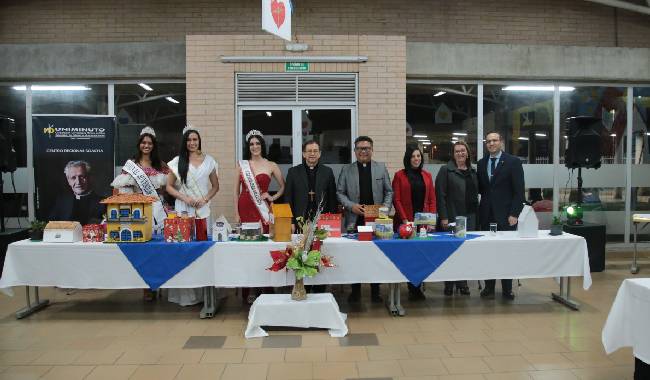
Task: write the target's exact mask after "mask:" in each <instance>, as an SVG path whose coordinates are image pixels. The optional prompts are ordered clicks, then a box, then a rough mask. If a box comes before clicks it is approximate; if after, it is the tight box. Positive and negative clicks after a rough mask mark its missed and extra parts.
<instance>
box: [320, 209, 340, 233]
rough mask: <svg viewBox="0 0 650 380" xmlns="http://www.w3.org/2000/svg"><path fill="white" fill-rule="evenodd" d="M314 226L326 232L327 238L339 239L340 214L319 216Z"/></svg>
mask: <svg viewBox="0 0 650 380" xmlns="http://www.w3.org/2000/svg"><path fill="white" fill-rule="evenodd" d="M316 226H317V227H318V228H321V229H323V230H325V231H327V236H328V237H341V214H321V216H320V219H319V220H318V223H317V225H316Z"/></svg>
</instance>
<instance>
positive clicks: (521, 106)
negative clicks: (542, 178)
mask: <svg viewBox="0 0 650 380" xmlns="http://www.w3.org/2000/svg"><path fill="white" fill-rule="evenodd" d="M483 115H484V116H483V131H484V133H488V132H489V131H497V132H499V133H500V134H501V136H502V137H503V139H504V145H503V149H504V150H505V151H506V152H508V153H510V154H513V155H515V156H518V157H519V158H520V159H521V160H522V163H524V164H551V163H553V86H552V85H546V86H533V85H530V86H527V85H519V84H518V85H486V86H484V87H483Z"/></svg>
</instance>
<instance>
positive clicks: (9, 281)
mask: <svg viewBox="0 0 650 380" xmlns="http://www.w3.org/2000/svg"><path fill="white" fill-rule="evenodd" d="M472 234H479V235H481V236H479V237H477V238H475V239H471V240H466V241H464V242H463V244H462V245H460V247H459V248H458V249H456V250H455V252H453V254H451V256H449V258H447V259H446V260H445V261H444V262H443V263H442V264H441V265H440V266H439V267H437V269H436V270H434V271H433V273H431V274H430V275H429V276H428V277H426V278H425V279H424V281H425V282H438V281H451V280H463V279H465V280H483V279H490V278H496V279H499V278H544V277H561V278H562V282H561V283H560V294H554V295H553V298H554V299H555V300H557V301H559V302H562V303H564V304H565V305H566V306H569V307H571V308H574V309H577V308H578V306H577V304H575V303H574V302H572V301H571V300H570V281H569V277H571V276H581V277H583V288H584V289H588V288H589V287H590V286H591V275H590V271H589V259H588V255H587V246H586V242H585V240H584V238H582V237H579V236H575V235H571V234H567V233H565V234H563V235H561V236H549V235H548V232H547V231H539V235H538V237H536V238H519V237H517V235H516V232H509V231H504V232H499V233H498V234H497V236H489V235H487V234H486V233H482V232H472ZM404 243H405V244H408V241H405V242H404ZM420 243H421V241H420ZM426 244H431V245H430V246H431V249H436V245H435V244H436V239H435V238H433V239H431V243H426ZM285 246H286V243H284V242H272V241H265V242H239V241H237V242H234V241H231V242H215V244H214V245H212V246H211V247H210V248H209V249H207V251H205V253H203V254H202V255H201V256H199V257H198V258H197V259H196V260H195V261H193V262H192V263H191V264H189V265H188V266H187V267H185V268H184V269H182V270H181V271H180V272H178V273H177V274H175V275H174V276H173V277H171V278H170V279H169V280H168V281H166V282H165V283H163V284H162V285H161V286H160V287H161V288H196V287H226V288H228V287H266V286H272V287H280V286H286V285H292V284H293V282H294V278H293V273H292V272H291V271H289V272H286V271H281V272H272V271H269V270H267V269H266V268H268V267H269V266H271V264H272V260H271V258H270V256H269V251H270V250H277V249H284V247H285ZM322 251H323V253H324V254H326V255H330V256H332V257H333V261H334V263H335V265H336V266H335V267H334V268H325V269H323V270H321V272H320V273H319V274H318V275H317V276H316V277H314V278H312V279H307V280H306V281H305V283H306V284H348V283H370V282H375V283H389V284H399V283H402V282H407V281H408V280H407V277H406V276H405V275H404V274H403V273H402V272H401V271H400V270H399V269H398V268H397V267H396V265H395V264H393V262H392V261H391V260H390V259H389V258H388V257H387V256H386V255H385V254H384V253H383V252H382V250H381V249H379V248H378V246H377V244H375V243H374V242H365V241H357V240H353V239H348V238H328V239H326V240H325V241H324V242H323V246H322ZM15 286H34V287H47V286H56V287H61V288H78V289H131V288H147V287H148V285H147V283H146V282H145V281H144V280H143V278H142V277H141V276H140V274H139V273H138V272H137V271H136V270H135V269H134V267H133V265H132V264H131V263H130V262H129V260H127V259H126V257H125V255H124V254H123V253H122V251H121V250H120V249H119V247H118V246H117V245H115V244H102V243H43V242H31V241H29V240H23V241H19V242H16V243H12V244H10V245H9V247H8V249H7V255H6V260H5V265H4V269H3V272H2V278H0V290H2V291H3V292H5V293H7V294H10V295H11V294H13V293H12V289H11V288H12V287H15ZM28 296H29V291H28ZM395 297H397V298H395ZM389 298H390V300H391V301H390V302H391V304H390V305H389V308H391V312H392V313H393V314H399V315H403V309H402V308H401V305H400V304H399V291H398V286H391V290H390V297H389ZM38 302H43V301H40V300H38ZM28 303H29V299H28ZM28 306H29V305H28Z"/></svg>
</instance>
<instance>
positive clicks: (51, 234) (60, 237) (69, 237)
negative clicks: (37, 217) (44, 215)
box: [43, 221, 82, 243]
mask: <svg viewBox="0 0 650 380" xmlns="http://www.w3.org/2000/svg"><path fill="white" fill-rule="evenodd" d="M81 236H82V233H81V224H79V222H68V221H52V222H49V223H48V224H47V225H46V226H45V229H44V230H43V241H44V242H46V243H75V242H78V241H81Z"/></svg>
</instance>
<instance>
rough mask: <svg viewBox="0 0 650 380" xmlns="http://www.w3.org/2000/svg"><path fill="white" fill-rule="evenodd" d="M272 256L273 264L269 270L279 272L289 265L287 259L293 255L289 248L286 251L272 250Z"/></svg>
mask: <svg viewBox="0 0 650 380" xmlns="http://www.w3.org/2000/svg"><path fill="white" fill-rule="evenodd" d="M269 254H270V255H271V258H272V259H273V265H271V267H270V268H266V269H267V270H270V271H273V272H277V271H280V270H282V269H284V268H285V267H286V266H287V260H289V257H291V250H290V249H289V248H287V249H285V250H284V251H271V252H269Z"/></svg>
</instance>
